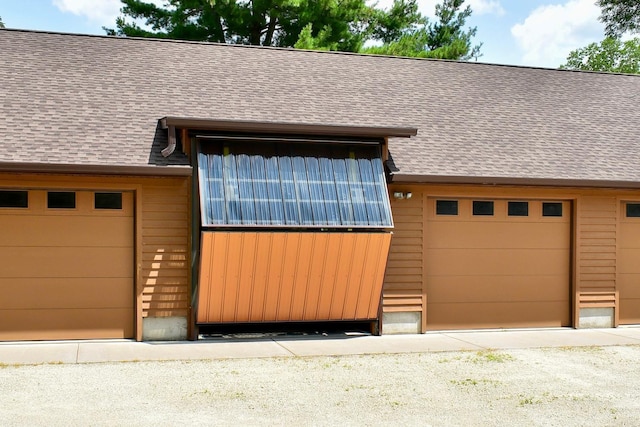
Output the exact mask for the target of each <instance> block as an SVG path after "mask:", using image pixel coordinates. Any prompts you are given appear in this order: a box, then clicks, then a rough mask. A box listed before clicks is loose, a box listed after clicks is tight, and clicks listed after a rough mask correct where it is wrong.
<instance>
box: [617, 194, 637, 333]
mask: <svg viewBox="0 0 640 427" xmlns="http://www.w3.org/2000/svg"><path fill="white" fill-rule="evenodd" d="M621 215H622V218H621V219H620V233H619V238H618V280H617V288H618V295H619V298H620V313H619V323H620V324H622V325H629V324H636V323H640V202H634V203H631V202H629V203H626V202H625V203H623V204H622V209H621Z"/></svg>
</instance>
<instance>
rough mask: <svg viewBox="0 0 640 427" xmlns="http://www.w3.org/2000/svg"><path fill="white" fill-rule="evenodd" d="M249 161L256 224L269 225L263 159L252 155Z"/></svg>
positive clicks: (269, 216)
mask: <svg viewBox="0 0 640 427" xmlns="http://www.w3.org/2000/svg"><path fill="white" fill-rule="evenodd" d="M250 159H251V172H252V174H253V194H254V197H255V201H256V224H259V225H264V224H270V223H271V215H270V214H269V202H270V200H269V194H268V192H267V174H266V170H265V166H264V164H265V159H264V157H263V156H260V155H257V154H254V155H252V156H251V157H250Z"/></svg>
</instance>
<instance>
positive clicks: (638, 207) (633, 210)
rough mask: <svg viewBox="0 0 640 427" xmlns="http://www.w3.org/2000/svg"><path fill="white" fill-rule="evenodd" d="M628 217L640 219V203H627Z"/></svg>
mask: <svg viewBox="0 0 640 427" xmlns="http://www.w3.org/2000/svg"><path fill="white" fill-rule="evenodd" d="M627 217H629V218H640V203H627Z"/></svg>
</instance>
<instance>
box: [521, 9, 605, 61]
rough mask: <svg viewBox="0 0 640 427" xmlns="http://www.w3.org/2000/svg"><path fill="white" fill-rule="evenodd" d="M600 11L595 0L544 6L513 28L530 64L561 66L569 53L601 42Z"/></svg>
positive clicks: (524, 56)
mask: <svg viewBox="0 0 640 427" xmlns="http://www.w3.org/2000/svg"><path fill="white" fill-rule="evenodd" d="M598 16H600V9H599V8H598V6H596V5H595V2H594V1H593V0H570V1H567V2H565V3H564V4H554V5H547V6H541V7H539V8H537V9H535V10H534V11H533V12H531V14H530V15H529V16H528V17H527V18H526V19H525V20H524V22H523V23H518V24H516V25H514V26H513V27H511V34H512V35H513V36H514V37H515V39H516V42H517V43H518V46H519V47H520V49H521V50H522V51H523V57H522V59H523V62H524V63H525V64H528V65H538V66H545V67H553V68H555V67H558V66H560V64H562V63H564V62H565V60H566V58H567V56H568V55H569V52H571V51H572V50H574V49H577V48H579V47H583V46H586V45H587V44H589V43H592V42H594V41H599V40H601V39H602V38H603V37H604V35H603V26H602V24H601V23H600V22H599V21H598Z"/></svg>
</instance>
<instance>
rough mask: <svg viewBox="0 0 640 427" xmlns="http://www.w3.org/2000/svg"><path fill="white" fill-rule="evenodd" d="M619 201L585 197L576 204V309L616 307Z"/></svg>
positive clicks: (610, 198) (614, 198)
mask: <svg viewBox="0 0 640 427" xmlns="http://www.w3.org/2000/svg"><path fill="white" fill-rule="evenodd" d="M617 207H618V202H617V199H616V197H613V196H611V197H606V196H600V195H598V196H584V197H582V198H581V199H580V203H579V206H578V224H579V225H578V230H577V232H578V236H577V241H578V247H577V248H576V252H577V253H576V261H577V264H578V266H577V267H578V268H577V269H576V271H577V276H578V277H577V288H578V289H577V299H578V301H577V303H578V308H589V307H615V305H616V299H617V296H616V259H617V253H616V251H617V222H618V211H617Z"/></svg>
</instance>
